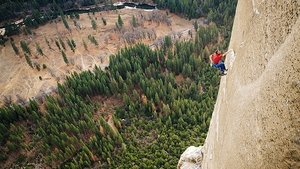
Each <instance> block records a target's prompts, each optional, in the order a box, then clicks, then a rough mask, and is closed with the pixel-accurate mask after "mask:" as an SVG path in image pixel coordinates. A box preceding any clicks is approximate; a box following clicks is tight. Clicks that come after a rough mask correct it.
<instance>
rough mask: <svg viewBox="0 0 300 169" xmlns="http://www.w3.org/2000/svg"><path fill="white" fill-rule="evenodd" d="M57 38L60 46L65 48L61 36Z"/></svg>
mask: <svg viewBox="0 0 300 169" xmlns="http://www.w3.org/2000/svg"><path fill="white" fill-rule="evenodd" d="M58 40H59V43H60V45H61V47H62V48H63V49H64V50H66V45H65V42H64V41H63V40H62V39H61V38H58Z"/></svg>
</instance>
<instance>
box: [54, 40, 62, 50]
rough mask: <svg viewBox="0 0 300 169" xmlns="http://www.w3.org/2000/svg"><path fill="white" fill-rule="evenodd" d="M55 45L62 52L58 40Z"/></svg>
mask: <svg viewBox="0 0 300 169" xmlns="http://www.w3.org/2000/svg"><path fill="white" fill-rule="evenodd" d="M55 45H56V46H57V48H58V50H61V48H60V45H59V42H58V41H57V40H55Z"/></svg>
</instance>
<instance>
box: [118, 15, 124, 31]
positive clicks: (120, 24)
mask: <svg viewBox="0 0 300 169" xmlns="http://www.w3.org/2000/svg"><path fill="white" fill-rule="evenodd" d="M123 25H124V22H123V20H122V18H121V15H120V14H119V15H118V26H119V27H120V28H122V27H123Z"/></svg>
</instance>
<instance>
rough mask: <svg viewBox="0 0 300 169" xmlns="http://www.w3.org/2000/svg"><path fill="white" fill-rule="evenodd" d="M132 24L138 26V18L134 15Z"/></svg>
mask: <svg viewBox="0 0 300 169" xmlns="http://www.w3.org/2000/svg"><path fill="white" fill-rule="evenodd" d="M131 25H132V26H133V27H137V26H138V23H137V20H136V18H135V16H134V15H132V19H131Z"/></svg>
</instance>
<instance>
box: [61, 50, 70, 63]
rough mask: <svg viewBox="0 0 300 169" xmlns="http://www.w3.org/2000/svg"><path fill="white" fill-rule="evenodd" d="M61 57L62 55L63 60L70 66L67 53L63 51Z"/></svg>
mask: <svg viewBox="0 0 300 169" xmlns="http://www.w3.org/2000/svg"><path fill="white" fill-rule="evenodd" d="M61 55H62V57H63V59H64V62H65V63H66V64H69V60H68V58H67V55H66V53H65V52H64V51H63V50H62V51H61Z"/></svg>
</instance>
